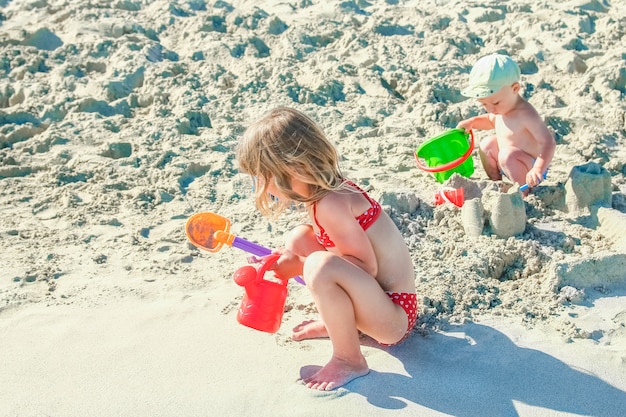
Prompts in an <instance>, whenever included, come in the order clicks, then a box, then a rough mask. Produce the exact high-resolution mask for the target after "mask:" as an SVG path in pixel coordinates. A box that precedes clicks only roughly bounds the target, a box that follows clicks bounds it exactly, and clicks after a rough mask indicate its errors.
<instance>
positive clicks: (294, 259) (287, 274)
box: [269, 249, 304, 278]
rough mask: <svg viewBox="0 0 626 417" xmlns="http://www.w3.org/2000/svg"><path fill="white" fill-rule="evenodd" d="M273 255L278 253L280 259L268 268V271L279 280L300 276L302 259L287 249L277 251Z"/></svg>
mask: <svg viewBox="0 0 626 417" xmlns="http://www.w3.org/2000/svg"><path fill="white" fill-rule="evenodd" d="M273 253H279V254H280V258H278V260H277V261H276V262H275V263H274V265H272V266H270V268H269V269H270V270H271V271H274V273H276V275H278V276H279V277H281V278H291V277H295V276H296V275H302V268H303V264H304V259H302V258H301V257H300V256H298V255H296V254H295V253H293V252H292V251H290V250H288V249H279V250H276V251H274V252H273Z"/></svg>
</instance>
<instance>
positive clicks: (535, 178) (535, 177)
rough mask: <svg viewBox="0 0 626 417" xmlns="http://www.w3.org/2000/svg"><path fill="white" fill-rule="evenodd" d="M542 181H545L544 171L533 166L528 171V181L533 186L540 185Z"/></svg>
mask: <svg viewBox="0 0 626 417" xmlns="http://www.w3.org/2000/svg"><path fill="white" fill-rule="evenodd" d="M541 181H543V173H542V172H541V171H540V170H539V169H536V168H534V167H533V168H532V169H531V170H530V171H528V174H526V183H527V184H528V186H529V187H531V188H532V187H536V186H537V185H539V183H540V182H541Z"/></svg>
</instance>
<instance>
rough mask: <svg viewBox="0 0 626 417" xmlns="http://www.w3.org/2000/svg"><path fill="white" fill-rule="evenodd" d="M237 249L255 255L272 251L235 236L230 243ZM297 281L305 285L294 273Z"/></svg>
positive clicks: (264, 254)
mask: <svg viewBox="0 0 626 417" xmlns="http://www.w3.org/2000/svg"><path fill="white" fill-rule="evenodd" d="M231 246H233V247H235V248H237V249H241V250H244V251H246V252H248V253H251V254H253V255H256V256H267V255H270V254H271V253H272V250H271V249H268V248H266V247H265V246H261V245H258V244H256V243H253V242H250V241H249V240H246V239H243V238H241V237H239V236H235V238H234V239H233V244H232V245H231ZM293 279H295V280H296V281H297V282H299V283H300V284H302V285H306V284H305V283H304V280H303V279H302V277H301V276H299V275H296V276H295V277H293Z"/></svg>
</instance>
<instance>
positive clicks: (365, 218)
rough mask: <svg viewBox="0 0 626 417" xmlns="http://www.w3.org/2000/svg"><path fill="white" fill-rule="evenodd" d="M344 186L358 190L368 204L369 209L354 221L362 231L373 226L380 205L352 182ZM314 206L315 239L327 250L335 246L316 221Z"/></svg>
mask: <svg viewBox="0 0 626 417" xmlns="http://www.w3.org/2000/svg"><path fill="white" fill-rule="evenodd" d="M346 184H348V185H350V186H352V187H354V188H356V189H357V190H359V191H360V192H361V193H363V196H365V198H367V201H369V202H370V208H368V209H367V210H365V211H364V212H363V213H361V214H360V215H359V216H357V217H355V220H356V221H357V222H359V224H360V225H361V227H362V228H363V230H367V228H368V227H370V226H371V225H372V224H374V222H375V221H376V219H378V216H380V213H381V211H382V208H381V207H380V204H379V203H378V201H376V200H374V199H372V198H371V197H370V196H369V195H367V193H366V192H365V191H363V190H362V189H361V188H360V187H359V186H358V185H356V184H355V183H353V182H352V181H346ZM316 206H317V205H316V204H313V220H314V221H315V224H316V225H317V228H318V229H319V232H317V233H315V237H316V238H317V241H318V242H319V244H320V245H322V246H325V247H327V248H332V247H334V246H335V242H333V241H332V240H330V237H328V234H327V233H326V231H325V230H324V228H323V227H322V226H320V224H319V222H318V221H317V216H316V212H317V210H316Z"/></svg>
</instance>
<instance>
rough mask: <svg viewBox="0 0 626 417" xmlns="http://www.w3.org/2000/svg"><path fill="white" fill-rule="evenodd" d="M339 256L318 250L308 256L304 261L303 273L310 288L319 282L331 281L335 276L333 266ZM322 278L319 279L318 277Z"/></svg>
mask: <svg viewBox="0 0 626 417" xmlns="http://www.w3.org/2000/svg"><path fill="white" fill-rule="evenodd" d="M337 260H338V257H337V255H334V254H332V253H330V252H327V251H316V252H313V253H311V254H310V255H309V256H307V258H306V260H305V261H304V266H303V271H302V272H303V275H304V276H305V280H306V284H307V286H309V287H310V288H315V287H317V285H319V283H320V282H321V283H329V282H331V281H332V279H330V278H331V277H332V276H333V273H332V271H333V268H334V265H335V262H337ZM320 277H321V278H322V279H319V280H318V278H320Z"/></svg>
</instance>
